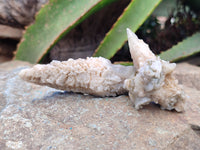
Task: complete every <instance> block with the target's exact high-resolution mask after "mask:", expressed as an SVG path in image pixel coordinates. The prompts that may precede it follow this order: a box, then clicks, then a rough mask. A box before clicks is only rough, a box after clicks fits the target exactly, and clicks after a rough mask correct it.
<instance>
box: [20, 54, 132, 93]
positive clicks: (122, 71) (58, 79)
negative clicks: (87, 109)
mask: <svg viewBox="0 0 200 150" xmlns="http://www.w3.org/2000/svg"><path fill="white" fill-rule="evenodd" d="M132 74H134V69H133V67H131V66H129V67H125V66H122V65H113V64H111V62H110V61H109V60H107V59H105V58H102V57H94V58H93V57H88V58H87V59H76V60H74V59H69V60H68V61H62V62H60V61H52V62H51V63H50V64H47V65H40V64H38V65H35V66H34V67H33V68H29V69H24V70H22V71H21V72H20V74H19V75H20V77H21V78H22V79H24V80H26V81H29V82H32V83H36V84H39V85H46V86H50V87H53V88H56V89H60V90H66V91H73V92H80V93H85V94H91V95H96V96H102V97H104V96H116V95H120V94H125V93H126V92H127V90H125V89H124V88H123V83H124V80H125V79H127V78H128V77H130V76H131V75H132Z"/></svg>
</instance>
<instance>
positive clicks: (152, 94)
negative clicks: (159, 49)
mask: <svg viewBox="0 0 200 150" xmlns="http://www.w3.org/2000/svg"><path fill="white" fill-rule="evenodd" d="M127 34H128V43H129V47H130V53H131V56H132V59H133V63H134V67H135V75H134V76H132V77H131V78H129V79H126V80H125V82H124V87H125V88H126V89H127V90H128V91H129V97H130V99H131V100H132V101H133V102H134V104H135V108H136V109H139V108H141V107H142V106H143V105H147V104H149V103H150V102H155V103H158V104H160V105H161V108H163V109H168V110H172V109H175V110H176V111H178V112H181V111H183V110H184V99H185V95H184V92H183V91H182V89H181V88H180V87H179V85H178V81H177V80H176V79H175V78H174V77H173V75H172V72H173V70H174V69H175V67H176V64H175V63H169V62H167V61H164V60H161V59H160V58H159V57H156V56H155V55H154V54H153V53H152V52H151V50H150V49H149V47H148V45H147V44H145V43H144V42H143V40H140V39H138V38H137V36H136V35H135V34H134V33H133V32H132V31H131V30H130V29H127Z"/></svg>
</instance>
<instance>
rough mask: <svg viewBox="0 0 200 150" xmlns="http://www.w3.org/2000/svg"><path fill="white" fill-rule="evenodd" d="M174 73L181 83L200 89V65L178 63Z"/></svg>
mask: <svg viewBox="0 0 200 150" xmlns="http://www.w3.org/2000/svg"><path fill="white" fill-rule="evenodd" d="M174 75H175V76H176V78H177V79H178V81H179V83H180V84H183V85H186V86H188V87H191V88H195V89H197V90H200V80H199V77H200V67H197V66H194V65H191V64H188V63H180V64H177V66H176V70H175V72H174Z"/></svg>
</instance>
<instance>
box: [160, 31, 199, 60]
mask: <svg viewBox="0 0 200 150" xmlns="http://www.w3.org/2000/svg"><path fill="white" fill-rule="evenodd" d="M198 52H200V32H198V33H195V34H194V35H192V36H190V37H188V38H186V39H185V40H183V41H182V42H179V43H178V44H177V45H175V46H173V47H172V48H171V49H169V50H167V51H164V52H162V53H161V54H160V55H159V56H160V58H161V59H164V60H167V61H177V60H180V59H183V58H185V57H188V56H191V55H194V54H196V53H198Z"/></svg>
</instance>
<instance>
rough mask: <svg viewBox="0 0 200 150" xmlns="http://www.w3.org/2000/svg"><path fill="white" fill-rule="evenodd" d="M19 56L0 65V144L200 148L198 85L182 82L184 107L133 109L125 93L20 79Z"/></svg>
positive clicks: (22, 148) (21, 147)
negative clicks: (94, 92)
mask: <svg viewBox="0 0 200 150" xmlns="http://www.w3.org/2000/svg"><path fill="white" fill-rule="evenodd" d="M25 66H29V64H27V63H24V62H19V61H17V62H8V63H4V64H1V65H0V79H1V80H0V149H2V150H12V149H17V150H30V149H34V150H39V149H41V150H50V149H59V150H66V149H68V150H70V149H77V150H78V149H91V150H93V149H102V150H104V149H113V150H115V149H116V150H118V149H126V150H129V149H130V150H132V149H136V150H137V149H138V150H146V149H148V150H155V149H157V150H162V149H165V150H168V149H174V150H176V149H191V150H198V149H199V148H200V91H198V90H196V89H192V88H188V87H186V86H184V90H185V92H186V93H187V94H188V99H187V101H186V111H185V112H184V113H177V112H174V111H165V110H161V109H160V108H159V106H157V105H155V104H151V105H149V106H146V107H145V108H144V109H142V110H139V111H137V110H135V109H134V108H133V106H132V105H133V104H132V103H131V102H130V100H129V98H128V96H126V95H123V96H118V97H107V98H100V97H93V96H89V95H81V94H74V93H69V92H64V91H58V90H56V89H52V88H49V87H44V86H38V85H34V84H31V83H27V82H25V81H22V80H21V79H20V78H19V76H18V73H19V71H20V70H21V69H23V68H25Z"/></svg>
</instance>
